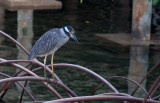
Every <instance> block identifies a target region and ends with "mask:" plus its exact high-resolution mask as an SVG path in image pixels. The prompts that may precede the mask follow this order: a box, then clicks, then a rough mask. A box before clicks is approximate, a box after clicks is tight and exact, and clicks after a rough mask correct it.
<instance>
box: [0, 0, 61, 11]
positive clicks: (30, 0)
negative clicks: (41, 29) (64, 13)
mask: <svg viewBox="0 0 160 103" xmlns="http://www.w3.org/2000/svg"><path fill="white" fill-rule="evenodd" d="M0 4H1V5H2V6H3V7H4V8H5V9H7V10H10V11H16V10H19V9H33V10H39V9H60V8H62V3H61V2H60V1H56V0H0Z"/></svg>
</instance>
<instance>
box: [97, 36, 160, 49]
mask: <svg viewBox="0 0 160 103" xmlns="http://www.w3.org/2000/svg"><path fill="white" fill-rule="evenodd" d="M96 39H97V40H98V41H99V42H101V44H104V45H107V44H108V43H110V44H116V45H117V46H122V47H128V46H130V45H160V36H156V35H154V34H152V36H151V40H132V39H131V34H125V33H117V34H116V33H115V34H114V33H113V34H96Z"/></svg>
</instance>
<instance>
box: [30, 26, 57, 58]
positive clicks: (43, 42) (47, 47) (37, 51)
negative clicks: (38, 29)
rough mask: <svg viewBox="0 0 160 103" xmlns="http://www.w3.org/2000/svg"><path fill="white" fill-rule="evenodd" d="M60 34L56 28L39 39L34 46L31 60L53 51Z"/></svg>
mask: <svg viewBox="0 0 160 103" xmlns="http://www.w3.org/2000/svg"><path fill="white" fill-rule="evenodd" d="M58 33H59V29H58V28H55V29H51V30H49V31H48V32H46V33H45V34H43V35H42V37H41V38H39V39H38V40H37V42H36V43H35V45H34V46H33V48H32V50H31V53H30V56H29V59H33V58H35V57H36V56H38V55H41V56H43V55H46V54H47V53H49V52H50V51H51V50H52V49H54V47H55V45H56V44H57V40H58Z"/></svg>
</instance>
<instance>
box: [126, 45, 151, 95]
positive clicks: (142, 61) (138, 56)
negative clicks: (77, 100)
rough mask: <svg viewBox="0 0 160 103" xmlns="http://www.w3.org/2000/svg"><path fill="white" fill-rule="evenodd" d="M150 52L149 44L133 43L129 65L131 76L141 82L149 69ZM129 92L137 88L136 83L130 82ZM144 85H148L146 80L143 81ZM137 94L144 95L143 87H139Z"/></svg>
mask: <svg viewBox="0 0 160 103" xmlns="http://www.w3.org/2000/svg"><path fill="white" fill-rule="evenodd" d="M148 53H149V45H132V46H131V48H130V67H129V76H128V77H129V78H131V79H133V80H135V81H137V82H140V81H141V80H142V78H143V77H144V76H145V75H146V73H147V69H148ZM128 85H129V86H128V93H129V94H131V93H132V92H133V90H134V89H135V88H136V85H133V84H132V83H130V82H129V83H128ZM142 86H143V87H144V88H145V87H146V81H144V82H143V84H142ZM135 96H137V97H144V96H145V94H144V92H143V91H142V90H141V89H138V90H137V92H136V94H135Z"/></svg>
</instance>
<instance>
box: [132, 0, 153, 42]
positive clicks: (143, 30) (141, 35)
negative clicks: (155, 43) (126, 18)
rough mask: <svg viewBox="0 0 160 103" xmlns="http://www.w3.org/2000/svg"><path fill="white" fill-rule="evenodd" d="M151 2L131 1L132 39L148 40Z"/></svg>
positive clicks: (143, 0) (144, 0) (147, 0)
mask: <svg viewBox="0 0 160 103" xmlns="http://www.w3.org/2000/svg"><path fill="white" fill-rule="evenodd" d="M151 12H152V2H151V1H149V0H133V13H132V37H133V38H132V39H138V40H150V31H151Z"/></svg>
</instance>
